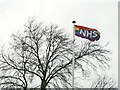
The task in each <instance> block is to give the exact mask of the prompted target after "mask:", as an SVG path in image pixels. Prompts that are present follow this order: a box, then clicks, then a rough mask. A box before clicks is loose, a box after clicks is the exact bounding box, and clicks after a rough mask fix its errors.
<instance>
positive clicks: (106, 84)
mask: <svg viewBox="0 0 120 90" xmlns="http://www.w3.org/2000/svg"><path fill="white" fill-rule="evenodd" d="M91 88H92V90H105V89H108V90H117V88H116V82H115V81H114V80H113V79H112V78H108V77H106V76H101V77H99V78H98V79H97V81H95V82H94V83H93V84H92V86H91Z"/></svg>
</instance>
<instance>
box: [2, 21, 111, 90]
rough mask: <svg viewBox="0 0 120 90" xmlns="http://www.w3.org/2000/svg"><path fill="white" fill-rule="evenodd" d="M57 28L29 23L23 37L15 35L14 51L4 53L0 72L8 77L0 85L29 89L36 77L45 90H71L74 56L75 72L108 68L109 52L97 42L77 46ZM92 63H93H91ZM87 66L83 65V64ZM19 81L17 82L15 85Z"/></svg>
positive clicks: (42, 89)
mask: <svg viewBox="0 0 120 90" xmlns="http://www.w3.org/2000/svg"><path fill="white" fill-rule="evenodd" d="M72 42H73V41H72V40H71V39H70V38H69V37H67V36H66V34H64V33H63V30H62V29H61V28H59V27H58V26H57V25H49V26H44V25H43V24H42V23H35V21H34V20H30V21H28V23H27V24H26V25H25V31H24V33H22V34H20V35H13V43H12V50H11V52H9V53H8V54H6V53H4V52H3V51H4V50H3V51H2V53H1V60H0V61H1V66H0V69H1V70H2V71H4V72H7V73H9V74H5V75H4V76H0V78H1V80H3V83H2V82H0V85H3V84H4V85H8V86H14V85H16V86H19V87H23V88H24V90H26V88H28V86H29V85H30V83H31V82H32V81H33V80H34V77H37V78H38V80H37V81H38V83H39V84H38V85H36V86H35V87H37V86H38V87H39V88H41V90H45V88H47V87H49V86H51V87H55V88H57V87H61V86H62V87H71V82H70V80H71V76H72V55H73V52H74V53H75V69H80V70H81V71H82V72H84V71H85V68H84V65H85V64H86V65H88V67H89V68H92V69H94V70H95V71H96V70H97V67H101V68H106V67H109V65H108V61H109V60H110V59H109V57H108V56H107V54H108V53H109V51H108V50H106V49H104V47H101V46H100V45H99V44H98V43H96V42H90V41H88V42H83V43H81V45H78V44H76V43H75V51H73V50H72V49H71V43H72ZM90 58H91V59H92V60H91V59H90ZM83 63H84V64H83ZM29 77H30V79H29ZM15 80H17V82H15Z"/></svg>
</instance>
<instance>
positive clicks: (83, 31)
mask: <svg viewBox="0 0 120 90" xmlns="http://www.w3.org/2000/svg"><path fill="white" fill-rule="evenodd" d="M80 34H81V35H83V36H84V37H85V36H86V30H83V29H80Z"/></svg>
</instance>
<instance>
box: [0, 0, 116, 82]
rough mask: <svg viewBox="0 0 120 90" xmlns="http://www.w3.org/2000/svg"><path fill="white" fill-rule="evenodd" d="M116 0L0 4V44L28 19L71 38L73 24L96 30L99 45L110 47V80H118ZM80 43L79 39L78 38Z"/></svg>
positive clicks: (36, 0) (13, 0) (1, 0)
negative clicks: (49, 25) (55, 27)
mask: <svg viewBox="0 0 120 90" xmlns="http://www.w3.org/2000/svg"><path fill="white" fill-rule="evenodd" d="M117 1H118V0H91V1H90V0H0V43H1V45H3V44H5V45H6V44H8V42H9V40H10V36H11V34H12V33H16V32H17V31H19V30H22V28H23V25H24V24H25V23H26V22H27V20H28V18H29V17H36V18H38V19H39V21H43V22H45V23H55V24H57V25H59V26H60V27H63V28H64V30H65V32H66V33H67V34H70V35H71V36H72V32H73V31H72V30H73V25H72V21H73V20H76V22H77V23H76V24H78V25H83V26H87V27H91V28H95V29H97V30H98V31H99V32H100V33H101V38H100V40H99V42H100V43H101V45H103V46H104V45H105V44H107V43H109V45H108V46H107V47H106V49H108V50H110V51H111V52H112V54H111V55H110V57H111V59H112V61H111V63H110V64H111V70H109V71H108V73H109V74H110V76H113V77H114V78H115V80H116V81H117V80H118V5H117ZM80 39H81V38H80Z"/></svg>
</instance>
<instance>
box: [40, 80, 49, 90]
mask: <svg viewBox="0 0 120 90" xmlns="http://www.w3.org/2000/svg"><path fill="white" fill-rule="evenodd" d="M40 90H47V89H46V82H45V80H43V81H42V83H41V88H40Z"/></svg>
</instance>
